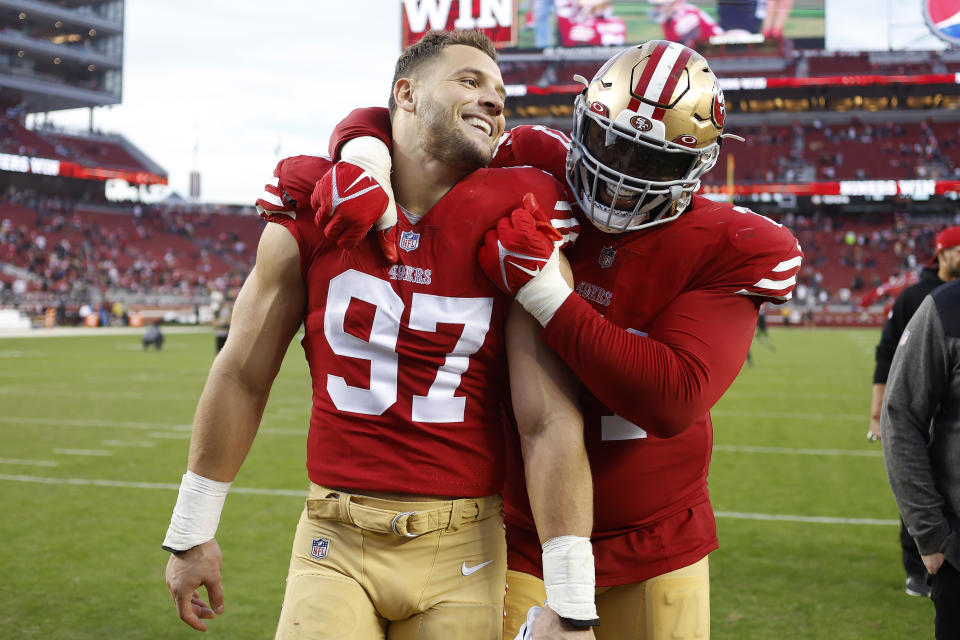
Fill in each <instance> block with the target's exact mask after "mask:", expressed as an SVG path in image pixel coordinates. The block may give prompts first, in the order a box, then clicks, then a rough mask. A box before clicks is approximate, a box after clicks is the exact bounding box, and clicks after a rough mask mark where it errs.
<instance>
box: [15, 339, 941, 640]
mask: <svg viewBox="0 0 960 640" xmlns="http://www.w3.org/2000/svg"><path fill="white" fill-rule="evenodd" d="M771 338H772V344H773V345H774V347H775V349H776V351H770V350H768V349H767V348H765V347H764V346H762V345H759V344H755V345H754V349H753V356H754V361H755V364H754V366H753V367H745V368H744V370H743V371H742V373H741V375H740V377H739V378H738V379H737V381H736V382H735V383H734V385H733V386H732V387H731V389H730V390H729V392H728V393H727V394H726V396H725V397H724V398H723V399H722V400H721V401H720V403H719V404H718V405H717V407H716V409H715V411H714V425H715V431H716V445H717V446H716V450H715V452H714V457H713V464H712V468H711V474H710V485H711V492H712V497H713V503H714V508H715V509H716V510H717V512H718V513H719V514H720V517H719V518H718V526H719V532H720V549H719V550H718V551H716V552H715V553H713V554H712V555H711V577H712V593H711V599H712V628H713V634H712V637H713V638H714V639H738V640H740V639H744V638H746V639H751V640H752V639H766V638H791V639H793V638H796V639H802V638H809V639H811V640H812V639H820V638H831V639H836V640H839V639H843V638H851V639H853V638H857V639H859V638H865V637H869V638H872V639H873V638H876V639H894V638H897V639H899V638H904V637H912V636H915V635H921V636H929V635H931V631H932V626H933V606H932V603H930V601H929V600H924V599H919V598H910V597H908V596H906V595H905V594H904V592H903V586H904V585H903V579H904V576H903V570H902V568H901V567H900V550H899V543H898V537H897V527H896V525H895V524H893V522H894V521H895V520H896V517H897V516H896V508H895V505H894V503H893V499H892V496H891V495H890V490H889V486H888V485H887V481H886V478H885V475H884V471H883V462H882V459H881V458H880V457H879V451H880V449H879V445H877V444H876V443H868V442H867V441H866V438H865V434H866V427H867V419H866V415H867V411H868V405H869V394H870V379H871V372H872V366H873V365H872V363H873V357H872V354H873V346H874V344H875V342H876V340H877V338H878V332H877V331H873V330H870V331H865V330H851V329H845V330H805V329H789V330H784V329H773V330H771ZM212 359H213V336H212V335H211V334H209V333H205V332H203V333H187V334H168V335H167V342H166V345H165V347H164V350H163V351H161V352H154V351H150V352H142V351H141V349H140V343H139V336H138V335H135V334H133V335H125V336H106V335H97V334H96V333H95V332H93V331H91V333H90V334H89V335H85V336H82V337H72V338H26V339H17V338H3V339H0V403H2V406H3V410H2V411H0V510H2V514H3V515H2V517H0V539H2V540H3V544H2V545H0V567H2V568H0V638H2V639H17V640H20V639H28V638H58V639H61V638H62V639H81V638H83V639H86V638H91V639H92V638H124V639H127V638H129V639H141V638H142V639H158V638H190V637H196V635H195V634H196V632H194V631H193V630H191V629H189V628H187V627H186V626H185V625H183V624H182V623H181V622H180V621H179V620H178V619H177V617H176V614H175V611H174V608H173V605H172V603H171V601H170V597H169V595H168V594H167V590H166V587H165V586H164V584H163V566H164V564H165V562H166V557H167V554H166V553H164V552H163V551H161V550H160V548H159V545H160V541H161V539H162V537H163V532H164V531H165V529H166V526H167V522H168V521H169V517H170V510H171V509H172V507H173V503H174V502H175V499H176V492H175V487H176V485H177V484H178V483H179V476H180V474H181V473H182V471H183V469H184V465H185V462H186V452H187V445H188V442H189V440H188V439H189V425H190V423H191V419H192V415H193V410H194V407H195V404H196V401H197V398H198V397H199V394H200V390H201V387H202V385H203V381H204V378H205V375H206V371H207V369H208V368H209V365H210V363H211V361H212ZM309 398H310V384H309V377H308V374H307V368H306V364H305V362H304V361H303V356H302V352H301V349H300V347H299V345H297V344H293V345H291V348H290V351H289V353H288V355H287V358H286V360H285V362H284V365H283V368H282V369H281V372H280V375H279V377H278V379H277V381H276V383H275V385H274V388H273V393H272V395H271V399H270V402H269V404H268V406H267V410H266V413H265V416H264V421H263V426H262V428H261V432H260V434H259V435H258V437H257V440H256V442H255V443H254V446H253V449H252V451H251V453H250V456H249V457H248V459H247V461H246V463H245V464H244V466H243V468H242V470H241V472H240V474H239V476H238V477H237V480H236V482H235V483H234V486H235V487H237V488H258V489H272V490H280V491H281V493H280V494H278V495H256V494H244V493H233V494H231V496H230V498H229V499H228V501H227V506H226V508H225V510H224V515H223V519H222V523H221V529H220V534H219V536H218V540H219V541H220V544H221V547H222V548H223V552H224V558H225V565H224V590H225V595H226V604H227V613H226V615H224V616H222V617H220V618H218V619H217V620H214V621H212V622H211V623H210V631H208V632H207V635H208V636H211V637H218V638H230V639H246V638H268V637H272V633H273V629H274V626H275V624H276V618H277V615H278V612H279V607H280V601H281V599H282V596H283V583H284V576H285V573H286V565H287V560H288V557H289V545H290V542H291V540H292V536H293V529H294V526H295V524H296V521H297V518H298V517H299V512H300V509H301V507H302V497H301V496H298V495H287V494H286V493H284V492H288V493H292V494H297V493H298V492H302V491H305V487H306V482H307V481H306V473H305V469H304V457H305V453H304V441H305V434H306V423H307V417H308V411H309V403H310V400H309ZM53 463H55V465H56V466H52V464H53ZM92 481H101V483H100V484H90V483H91V482H92ZM110 482H116V483H142V484H139V485H135V486H111V485H110V484H109V483H110ZM751 514H752V515H751ZM756 514H761V515H762V516H775V517H780V518H785V519H780V520H758V519H752V518H756V517H757V515H756ZM812 517H821V518H825V519H827V520H826V521H822V522H810V521H804V520H803V519H804V518H812Z"/></svg>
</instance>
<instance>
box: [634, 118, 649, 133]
mask: <svg viewBox="0 0 960 640" xmlns="http://www.w3.org/2000/svg"><path fill="white" fill-rule="evenodd" d="M630 125H631V126H632V127H633V128H634V129H636V130H637V131H650V130H651V129H653V123H652V122H650V120H648V119H647V118H644V117H643V116H633V117H632V118H630Z"/></svg>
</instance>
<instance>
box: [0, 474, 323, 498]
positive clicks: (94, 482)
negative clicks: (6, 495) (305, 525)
mask: <svg viewBox="0 0 960 640" xmlns="http://www.w3.org/2000/svg"><path fill="white" fill-rule="evenodd" d="M0 480H8V481H10V482H31V483H37V484H70V485H80V486H94V487H117V488H120V489H164V490H168V491H179V489H180V485H179V484H171V483H161V482H129V481H126V480H98V479H93V478H48V477H43V476H15V475H3V474H0ZM230 493H245V494H248V495H255V496H294V497H298V498H306V497H307V488H306V487H304V488H303V489H298V490H297V489H250V488H246V487H230Z"/></svg>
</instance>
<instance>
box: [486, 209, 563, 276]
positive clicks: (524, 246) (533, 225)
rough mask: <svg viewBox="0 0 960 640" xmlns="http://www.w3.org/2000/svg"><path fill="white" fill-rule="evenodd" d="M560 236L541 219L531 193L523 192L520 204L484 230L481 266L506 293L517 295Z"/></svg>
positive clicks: (536, 271) (547, 256) (544, 263)
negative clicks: (521, 203)
mask: <svg viewBox="0 0 960 640" xmlns="http://www.w3.org/2000/svg"><path fill="white" fill-rule="evenodd" d="M562 239H563V236H562V235H560V232H559V231H557V230H556V229H554V228H553V226H552V225H551V224H550V223H549V222H547V221H545V220H544V215H543V213H542V212H541V211H540V205H539V204H537V199H536V198H535V197H534V196H533V194H532V193H528V194H526V195H525V196H523V206H522V207H521V208H519V209H514V210H513V212H512V213H511V214H510V215H509V216H505V217H503V218H500V220H498V221H497V226H496V227H494V228H493V229H490V230H489V231H487V233H486V235H485V236H484V239H483V245H482V246H481V247H480V255H479V259H480V266H481V267H482V268H483V271H484V273H486V274H487V277H488V278H490V280H492V281H493V283H494V284H495V285H497V287H498V288H499V289H500V290H501V291H504V292H505V293H508V294H510V295H516V293H517V291H519V290H520V288H521V287H523V285H525V284H527V283H528V282H529V281H530V280H532V279H533V278H534V277H535V276H537V275H538V274H539V273H540V272H541V270H542V269H543V267H544V266H546V263H547V261H548V260H549V259H550V257H551V256H552V255H553V253H554V251H555V247H556V242H557V241H559V240H562Z"/></svg>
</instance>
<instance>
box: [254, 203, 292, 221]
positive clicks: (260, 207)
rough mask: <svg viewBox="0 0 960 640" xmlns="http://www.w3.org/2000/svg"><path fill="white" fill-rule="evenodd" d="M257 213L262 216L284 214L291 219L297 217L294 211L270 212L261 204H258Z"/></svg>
mask: <svg viewBox="0 0 960 640" xmlns="http://www.w3.org/2000/svg"><path fill="white" fill-rule="evenodd" d="M257 213H259V214H260V215H261V216H268V215H277V214H278V213H282V214H283V215H285V216H287V217H289V218H296V217H297V216H296V214H294V213H293V211H272V210H271V211H268V210H267V209H265V208H264V207H263V205H262V204H260V203H257Z"/></svg>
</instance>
